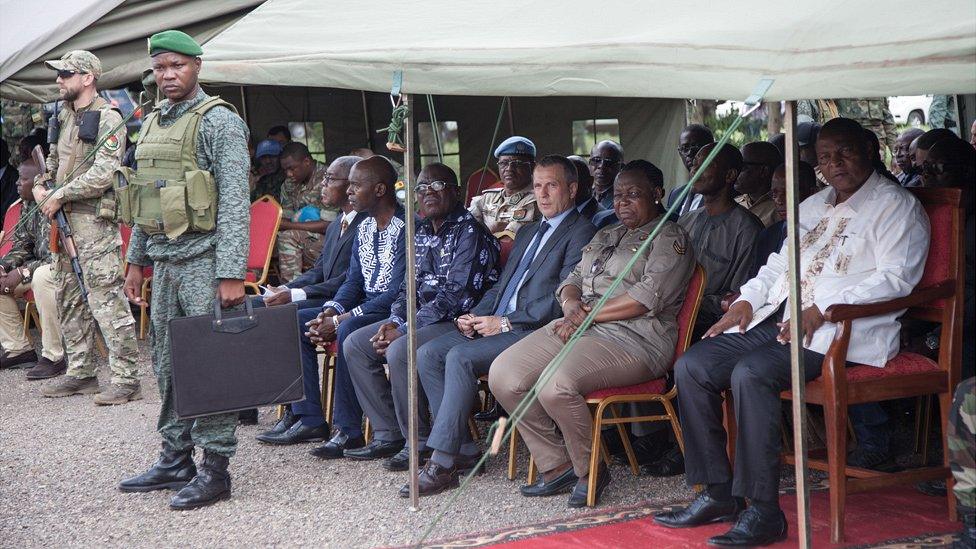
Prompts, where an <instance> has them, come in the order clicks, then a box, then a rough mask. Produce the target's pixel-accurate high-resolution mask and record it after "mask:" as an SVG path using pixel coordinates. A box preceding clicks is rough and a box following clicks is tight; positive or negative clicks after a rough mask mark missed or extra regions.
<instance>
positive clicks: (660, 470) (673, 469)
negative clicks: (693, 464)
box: [640, 445, 685, 477]
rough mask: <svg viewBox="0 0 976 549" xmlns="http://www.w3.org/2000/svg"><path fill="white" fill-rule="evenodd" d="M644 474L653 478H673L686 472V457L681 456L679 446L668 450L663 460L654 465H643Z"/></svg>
mask: <svg viewBox="0 0 976 549" xmlns="http://www.w3.org/2000/svg"><path fill="white" fill-rule="evenodd" d="M640 470H641V472H642V473H645V474H648V475H651V476H652V477H673V476H675V475H680V474H682V473H684V472H685V456H683V455H682V454H681V449H680V448H678V446H677V445H675V446H674V448H671V449H670V450H668V452H667V453H666V454H664V456H662V457H661V459H659V460H657V461H655V462H654V463H648V464H647V465H641V468H640Z"/></svg>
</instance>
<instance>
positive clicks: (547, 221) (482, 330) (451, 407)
mask: <svg viewBox="0 0 976 549" xmlns="http://www.w3.org/2000/svg"><path fill="white" fill-rule="evenodd" d="M532 185H533V191H534V192H535V196H536V198H537V204H538V207H539V210H540V211H541V212H542V215H543V219H541V220H539V221H538V222H536V223H533V224H531V225H527V226H525V227H523V228H522V229H521V230H520V231H519V232H518V234H517V235H516V237H515V244H514V247H513V248H512V253H511V255H510V256H509V258H508V262H507V264H506V265H505V269H504V270H503V271H502V276H501V279H500V280H499V282H498V284H496V285H495V286H494V287H493V288H492V289H491V290H489V291H488V292H487V293H486V294H485V295H484V296H483V297H482V298H481V301H479V302H478V304H477V305H476V306H475V307H474V309H472V310H471V312H470V313H468V314H465V315H461V316H459V317H458V318H457V320H456V321H455V322H456V324H457V331H456V332H453V333H449V334H445V335H443V336H441V337H438V338H437V339H434V340H432V341H430V342H429V343H427V344H425V345H423V346H421V347H420V348H419V349H418V350H417V367H418V370H419V373H420V379H421V383H422V384H423V388H424V392H425V393H426V394H427V399H428V401H429V403H430V407H431V412H432V413H433V416H434V425H433V427H432V428H431V432H430V436H429V438H428V439H427V447H428V448H430V449H432V450H433V451H434V452H433V455H432V456H431V458H430V459H429V460H428V461H427V463H426V464H425V465H424V468H423V470H422V471H421V473H420V493H421V495H430V494H435V493H437V492H440V491H443V490H444V489H447V488H452V487H456V486H457V485H458V480H457V477H458V474H464V473H466V472H468V471H470V469H471V467H472V466H473V464H474V463H475V462H476V461H477V457H478V447H477V445H476V444H475V443H474V442H473V441H472V440H471V438H470V434H469V433H468V427H467V422H468V416H469V415H470V413H471V409H472V408H473V406H474V403H475V399H476V398H477V390H478V377H479V376H482V375H484V374H487V373H488V367H489V366H490V365H491V362H492V360H494V359H495V357H496V356H498V353H500V352H502V351H504V350H505V349H507V348H508V347H510V346H511V345H513V344H514V343H515V342H517V341H519V340H521V339H522V338H523V337H525V336H527V335H528V334H530V333H532V331H533V330H535V329H537V328H539V327H540V326H544V325H545V324H547V323H548V322H549V321H551V320H552V319H554V318H557V317H559V316H560V315H562V310H561V309H560V307H559V303H557V302H556V296H555V291H556V286H557V285H558V284H559V283H560V282H562V281H563V280H564V279H565V278H566V277H567V276H568V275H569V273H570V272H571V271H572V270H573V268H574V267H575V266H576V264H577V263H579V260H580V257H581V255H582V249H583V247H584V246H585V245H586V244H587V243H589V241H590V239H591V238H592V237H593V234H594V233H595V232H596V227H595V226H593V224H592V223H590V221H589V220H588V219H586V218H585V217H583V216H581V215H580V214H579V212H577V210H576V203H575V201H574V198H575V196H576V189H577V174H576V168H575V166H573V164H572V162H570V161H569V160H567V159H566V158H564V157H561V156H555V155H552V156H547V157H545V158H543V159H542V160H540V161H539V162H538V164H537V165H536V168H535V172H534V174H533V183H532ZM405 494H406V495H409V490H408V489H406V490H401V491H400V495H401V496H404V495H405Z"/></svg>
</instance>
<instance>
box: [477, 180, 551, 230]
mask: <svg viewBox="0 0 976 549" xmlns="http://www.w3.org/2000/svg"><path fill="white" fill-rule="evenodd" d="M535 202H536V201H535V194H534V193H533V192H532V189H531V188H529V189H528V190H525V191H520V192H517V193H515V194H512V195H511V196H506V195H505V189H488V190H487V191H485V192H483V193H481V194H480V195H479V196H476V197H474V198H473V199H472V200H471V206H470V207H469V208H468V211H470V212H471V215H473V216H474V218H475V219H477V220H478V221H481V222H482V223H484V224H485V226H487V227H488V230H489V231H491V232H492V233H497V232H499V231H512V232H513V233H517V232H518V230H519V228H520V227H522V225H527V224H529V223H532V222H533V221H535V220H537V219H539V215H540V214H539V209H538V207H537V206H536V203H535Z"/></svg>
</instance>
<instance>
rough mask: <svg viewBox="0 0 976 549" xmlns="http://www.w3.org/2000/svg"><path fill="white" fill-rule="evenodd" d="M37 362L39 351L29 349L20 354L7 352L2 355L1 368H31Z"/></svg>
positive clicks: (0, 356) (0, 359)
mask: <svg viewBox="0 0 976 549" xmlns="http://www.w3.org/2000/svg"><path fill="white" fill-rule="evenodd" d="M36 362H37V352H36V351H34V349H28V350H27V351H24V352H22V353H20V354H19V355H13V356H10V355H8V354H7V353H6V352H4V353H3V354H2V355H0V369H2V368H30V367H31V366H33V365H34V364H35V363H36Z"/></svg>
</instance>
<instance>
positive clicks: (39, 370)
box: [27, 356, 68, 381]
mask: <svg viewBox="0 0 976 549" xmlns="http://www.w3.org/2000/svg"><path fill="white" fill-rule="evenodd" d="M67 371H68V361H67V360H65V358H64V357H61V360H59V361H57V362H51V361H50V360H48V359H47V358H45V357H43V356H42V357H41V358H40V359H39V360H38V361H37V365H36V366H34V367H33V368H31V369H30V370H27V379H29V380H31V381H34V380H37V379H47V378H50V377H58V376H59V375H62V374H64V373H65V372H67Z"/></svg>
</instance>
